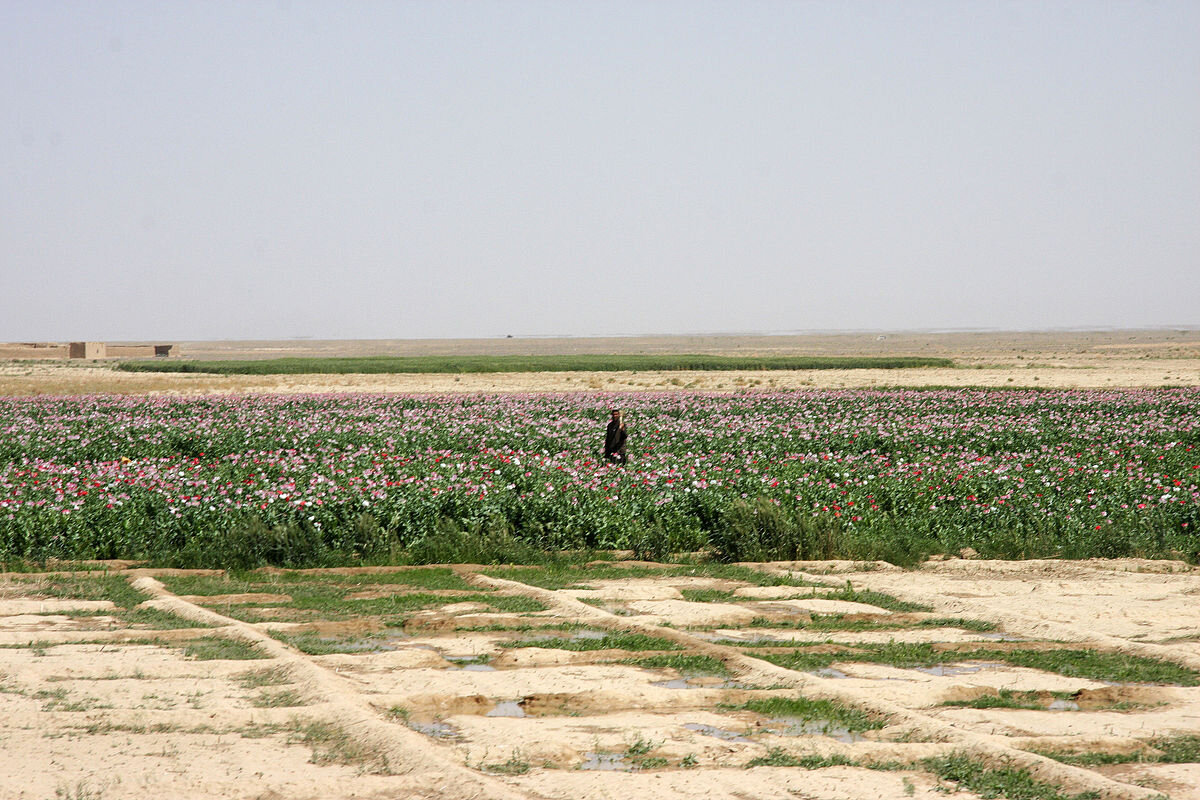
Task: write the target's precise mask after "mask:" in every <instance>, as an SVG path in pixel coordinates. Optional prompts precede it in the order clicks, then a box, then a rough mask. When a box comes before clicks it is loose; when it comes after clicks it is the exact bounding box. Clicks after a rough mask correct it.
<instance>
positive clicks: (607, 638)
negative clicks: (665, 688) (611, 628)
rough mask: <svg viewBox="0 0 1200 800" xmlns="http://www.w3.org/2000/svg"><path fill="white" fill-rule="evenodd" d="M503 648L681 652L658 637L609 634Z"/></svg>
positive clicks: (523, 641) (508, 644)
mask: <svg viewBox="0 0 1200 800" xmlns="http://www.w3.org/2000/svg"><path fill="white" fill-rule="evenodd" d="M500 646H501V647H541V648H544V649H547V650H574V651H586V650H631V651H639V650H680V649H682V648H681V647H680V646H679V645H677V644H675V642H672V641H670V640H669V639H662V638H660V637H658V636H647V635H646V634H644V633H609V634H605V635H604V636H603V637H601V638H599V639H590V638H579V639H562V638H558V637H553V638H548V639H518V640H517V641H513V642H502V643H501V644H500Z"/></svg>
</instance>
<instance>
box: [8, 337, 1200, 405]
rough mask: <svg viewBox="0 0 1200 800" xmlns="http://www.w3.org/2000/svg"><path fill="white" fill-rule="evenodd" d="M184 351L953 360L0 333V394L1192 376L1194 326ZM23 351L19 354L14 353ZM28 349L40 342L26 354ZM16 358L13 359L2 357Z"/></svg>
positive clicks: (403, 350) (1150, 382)
mask: <svg viewBox="0 0 1200 800" xmlns="http://www.w3.org/2000/svg"><path fill="white" fill-rule="evenodd" d="M181 349H182V352H183V353H184V355H185V357H188V358H197V359H208V358H273V357H281V356H335V355H446V354H450V355H454V354H496V355H500V354H572V353H716V354H728V355H829V356H837V355H885V356H886V355H916V356H937V357H948V358H953V359H954V360H955V362H956V364H958V365H959V366H958V367H957V368H953V369H905V370H811V371H805V370H802V371H768V372H757V371H743V372H716V373H714V372H638V373H634V372H617V373H593V372H570V373H533V374H529V373H523V374H508V373H502V374H494V375H461V376H455V375H300V376H290V375H286V376H249V375H245V376H224V377H222V376H209V375H183V374H178V375H146V374H138V373H123V372H115V371H114V370H113V369H112V366H113V364H114V363H115V362H114V361H99V362H81V361H67V360H65V359H62V358H46V357H45V355H44V353H45V352H46V351H45V350H44V349H39V350H30V349H22V348H20V347H14V346H4V345H0V396H6V395H7V396H30V395H45V394H52V395H57V394H88V393H118V394H204V393H239V392H286V393H309V392H357V391H363V392H415V393H423V392H434V393H451V392H468V393H473V392H560V391H592V392H594V391H678V390H680V389H685V388H686V389H691V390H697V391H718V392H721V391H725V392H733V391H744V390H771V389H780V390H782V389H804V388H861V387H881V386H1005V387H1011V386H1038V387H1054V388H1113V387H1153V386H1176V385H1186V386H1196V385H1200V331H1197V330H1180V331H1174V330H1160V331H1107V332H1043V333H1036V332H1031V333H947V334H935V333H927V334H917V333H899V334H837V335H826V334H810V335H796V336H658V337H625V338H596V339H549V338H548V339H491V340H410V341H386V340H380V341H334V342H314V341H293V342H184V343H183V344H182V345H181ZM23 353H24V356H23V355H22V354H23ZM30 353H35V354H42V355H40V356H39V357H38V359H37V360H30V356H29V354H30ZM3 359H15V360H7V361H6V360H3Z"/></svg>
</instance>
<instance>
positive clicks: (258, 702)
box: [250, 689, 305, 708]
mask: <svg viewBox="0 0 1200 800" xmlns="http://www.w3.org/2000/svg"><path fill="white" fill-rule="evenodd" d="M250 703H251V704H252V705H253V706H254V707H255V708H294V707H295V706H302V705H305V702H304V698H303V697H301V695H300V693H299V692H297V691H296V690H295V689H284V690H283V691H281V692H268V691H266V690H264V691H261V692H259V693H258V694H257V695H255V696H254V697H253V698H252V699H251V700H250Z"/></svg>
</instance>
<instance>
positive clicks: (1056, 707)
mask: <svg viewBox="0 0 1200 800" xmlns="http://www.w3.org/2000/svg"><path fill="white" fill-rule="evenodd" d="M1046 710H1048V711H1078V710H1079V703H1076V702H1075V701H1074V700H1055V701H1054V702H1053V703H1051V704H1050V705H1048V706H1046Z"/></svg>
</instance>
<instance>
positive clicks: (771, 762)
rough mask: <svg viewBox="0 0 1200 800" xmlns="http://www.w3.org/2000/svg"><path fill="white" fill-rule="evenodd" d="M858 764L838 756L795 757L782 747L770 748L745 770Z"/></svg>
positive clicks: (812, 754)
mask: <svg viewBox="0 0 1200 800" xmlns="http://www.w3.org/2000/svg"><path fill="white" fill-rule="evenodd" d="M856 766H859V763H858V762H857V761H855V760H853V759H850V758H846V757H845V756H843V755H840V754H837V753H835V754H833V755H828V756H821V755H817V754H815V753H810V754H807V755H803V756H795V755H792V754H791V753H789V752H788V751H787V750H784V749H783V748H782V747H772V748H771V749H770V750H768V751H767V754H766V755H765V756H759V757H758V758H753V759H751V760H750V761H747V762H746V769H753V768H754V767H799V768H800V769H822V768H824V767H856Z"/></svg>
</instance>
